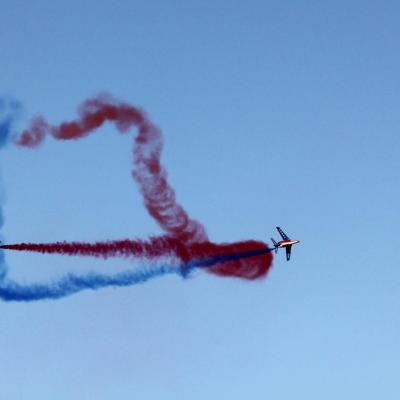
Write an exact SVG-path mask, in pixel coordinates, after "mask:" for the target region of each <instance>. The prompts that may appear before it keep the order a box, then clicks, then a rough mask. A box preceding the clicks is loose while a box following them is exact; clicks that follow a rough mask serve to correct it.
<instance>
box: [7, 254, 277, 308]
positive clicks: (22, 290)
mask: <svg viewBox="0 0 400 400" xmlns="http://www.w3.org/2000/svg"><path fill="white" fill-rule="evenodd" d="M272 250H273V249H270V248H265V249H260V250H251V251H246V252H241V253H235V254H227V255H221V256H216V257H209V258H205V259H201V260H200V259H199V260H192V261H190V262H189V263H187V264H185V265H181V266H175V267H174V266H158V267H150V268H148V269H147V270H142V271H125V272H121V273H119V274H115V275H104V274H98V273H94V272H91V273H88V274H87V275H83V276H78V275H73V274H68V275H65V276H64V277H62V278H60V279H59V280H57V281H54V282H51V283H48V284H40V283H34V284H30V285H29V284H28V285H21V284H19V283H16V282H14V281H9V280H7V279H5V280H3V282H2V283H1V285H0V299H2V300H4V301H26V302H30V301H37V300H45V299H52V300H56V299H60V298H62V297H67V296H70V295H72V294H74V293H77V292H80V291H82V290H87V289H91V290H97V289H101V288H104V287H123V286H132V285H137V284H140V283H144V282H147V281H148V280H150V279H153V278H156V277H159V276H163V275H167V274H177V275H180V276H182V277H183V278H186V277H187V276H188V275H189V274H190V272H192V271H193V270H194V269H197V268H208V267H211V266H213V265H216V264H220V263H223V262H229V261H235V260H239V259H242V258H247V257H254V256H257V255H261V254H263V253H267V252H270V251H272Z"/></svg>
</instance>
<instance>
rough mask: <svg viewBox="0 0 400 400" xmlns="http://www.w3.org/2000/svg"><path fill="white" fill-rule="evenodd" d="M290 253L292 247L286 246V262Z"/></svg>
mask: <svg viewBox="0 0 400 400" xmlns="http://www.w3.org/2000/svg"><path fill="white" fill-rule="evenodd" d="M291 253H292V245H290V246H286V261H289V260H290V254H291Z"/></svg>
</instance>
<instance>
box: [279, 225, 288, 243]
mask: <svg viewBox="0 0 400 400" xmlns="http://www.w3.org/2000/svg"><path fill="white" fill-rule="evenodd" d="M276 229H277V230H278V232H279V234H280V235H281V236H282V239H283V240H290V239H289V237H288V236H287V235H286V233H285V232H283V230H282V229H281V228H279V226H277V227H276Z"/></svg>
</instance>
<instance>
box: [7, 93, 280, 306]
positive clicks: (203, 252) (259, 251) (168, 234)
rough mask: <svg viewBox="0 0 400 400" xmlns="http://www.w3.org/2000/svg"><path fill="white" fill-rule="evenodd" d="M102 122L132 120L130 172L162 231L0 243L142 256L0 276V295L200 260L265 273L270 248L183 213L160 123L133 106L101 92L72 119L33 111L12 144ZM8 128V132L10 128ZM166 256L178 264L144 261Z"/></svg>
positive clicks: (105, 282) (33, 142) (74, 132)
mask: <svg viewBox="0 0 400 400" xmlns="http://www.w3.org/2000/svg"><path fill="white" fill-rule="evenodd" d="M105 122H112V123H114V125H115V127H116V129H117V130H118V131H119V132H120V133H127V132H128V131H130V130H131V129H132V128H136V130H137V134H136V136H135V138H134V145H133V170H132V177H133V179H134V180H135V181H136V183H137V184H138V186H139V189H140V191H141V194H142V196H143V202H144V205H145V207H146V209H147V211H148V212H149V214H150V215H151V216H152V217H153V218H154V219H155V221H156V222H157V223H158V225H159V226H160V227H161V229H162V230H163V231H164V232H165V236H159V237H152V238H149V239H148V240H130V239H127V240H117V241H105V242H97V243H81V242H69V243H67V242H54V243H19V244H8V245H3V246H0V248H2V249H8V250H19V251H35V252H41V253H49V254H50V253H57V254H67V255H80V256H94V257H103V258H109V257H135V258H139V259H142V260H145V261H146V263H145V264H146V265H147V269H146V268H145V269H143V270H140V271H135V272H129V271H128V272H125V273H121V274H117V275H113V276H108V275H107V276H106V275H101V274H94V273H93V274H89V275H86V276H83V277H82V276H75V275H67V276H65V277H64V278H62V279H61V280H59V281H57V282H53V283H51V284H48V285H47V284H34V285H27V286H21V285H19V284H17V283H15V282H11V281H8V280H6V279H3V281H2V283H1V284H0V298H3V299H5V300H26V301H30V300H37V299H42V298H59V297H63V296H66V295H69V294H72V293H76V292H77V291H79V290H83V289H87V288H91V289H98V288H100V287H105V286H127V285H132V284H136V283H140V282H144V281H147V280H148V279H150V278H153V277H155V276H160V275H164V274H166V273H177V274H180V275H182V276H186V274H187V273H188V271H189V272H190V270H191V269H194V268H204V269H205V270H207V271H208V272H211V273H213V274H216V275H220V276H231V277H238V278H243V279H249V280H253V279H258V278H261V277H263V276H265V275H266V274H267V272H268V270H269V269H270V267H271V264H272V254H271V252H270V249H268V247H267V245H266V244H265V243H263V242H257V241H251V240H250V241H242V242H236V243H228V244H226V243H222V244H217V243H212V242H210V241H209V239H208V236H207V233H206V230H205V228H204V226H203V225H202V224H200V223H199V222H198V221H196V220H195V219H192V218H190V217H189V215H188V214H187V212H186V211H185V210H184V208H183V207H182V206H181V205H180V204H179V203H178V202H177V201H176V196H175V192H174V190H173V188H172V187H171V186H170V184H169V183H168V180H167V172H166V170H165V168H164V167H163V166H162V165H161V161H160V159H161V152H162V148H163V142H162V135H161V131H160V130H159V128H158V127H157V126H156V125H155V124H153V122H151V121H150V119H149V118H148V116H147V114H146V113H145V112H144V111H142V110H141V109H140V108H137V107H135V106H132V105H130V104H127V103H124V102H121V101H118V100H116V99H115V98H113V97H111V96H110V95H106V94H103V95H100V96H97V97H94V98H91V99H88V100H86V101H85V102H84V103H83V104H82V105H81V106H79V108H78V117H77V118H76V119H75V120H72V121H69V122H62V123H61V124H59V125H54V126H53V125H51V124H50V123H49V122H47V121H46V119H45V118H44V117H41V116H40V117H36V118H34V119H33V120H32V121H31V123H30V125H29V127H28V128H27V129H26V130H24V131H23V132H22V133H21V134H20V135H19V136H17V138H16V139H15V144H17V145H18V146H21V147H30V148H34V147H37V146H38V145H40V144H41V143H42V142H43V141H44V139H45V138H46V136H51V137H53V138H54V139H56V140H77V139H80V138H83V137H85V136H88V135H89V134H91V133H93V132H95V131H96V129H97V128H99V127H100V126H102V125H103V124H104V123H105ZM5 123H6V124H7V122H5ZM0 127H1V125H0ZM0 129H1V128H0ZM7 132H8V133H7V137H9V129H8V130H7ZM0 135H1V131H0ZM0 254H2V253H0ZM165 256H167V257H171V258H172V259H175V260H176V261H177V265H176V266H175V267H174V266H164V267H149V265H151V264H152V263H154V261H156V259H157V258H159V257H165Z"/></svg>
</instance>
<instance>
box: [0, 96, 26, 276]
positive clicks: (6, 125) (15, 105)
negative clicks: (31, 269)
mask: <svg viewBox="0 0 400 400" xmlns="http://www.w3.org/2000/svg"><path fill="white" fill-rule="evenodd" d="M20 112H21V105H20V103H19V102H18V101H16V100H14V99H12V98H8V97H1V98H0V148H2V147H4V146H5V145H6V144H7V143H8V142H9V140H10V137H11V134H12V133H13V129H14V123H15V121H16V119H17V118H18V116H19V114H20ZM0 180H1V178H0ZM2 186H3V185H2V184H0V229H1V228H2V227H3V224H4V216H3V207H2V206H3V197H4V196H3V193H2ZM6 273H7V270H6V265H5V260H4V252H3V251H2V250H0V280H2V279H3V278H4V277H5V275H6Z"/></svg>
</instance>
